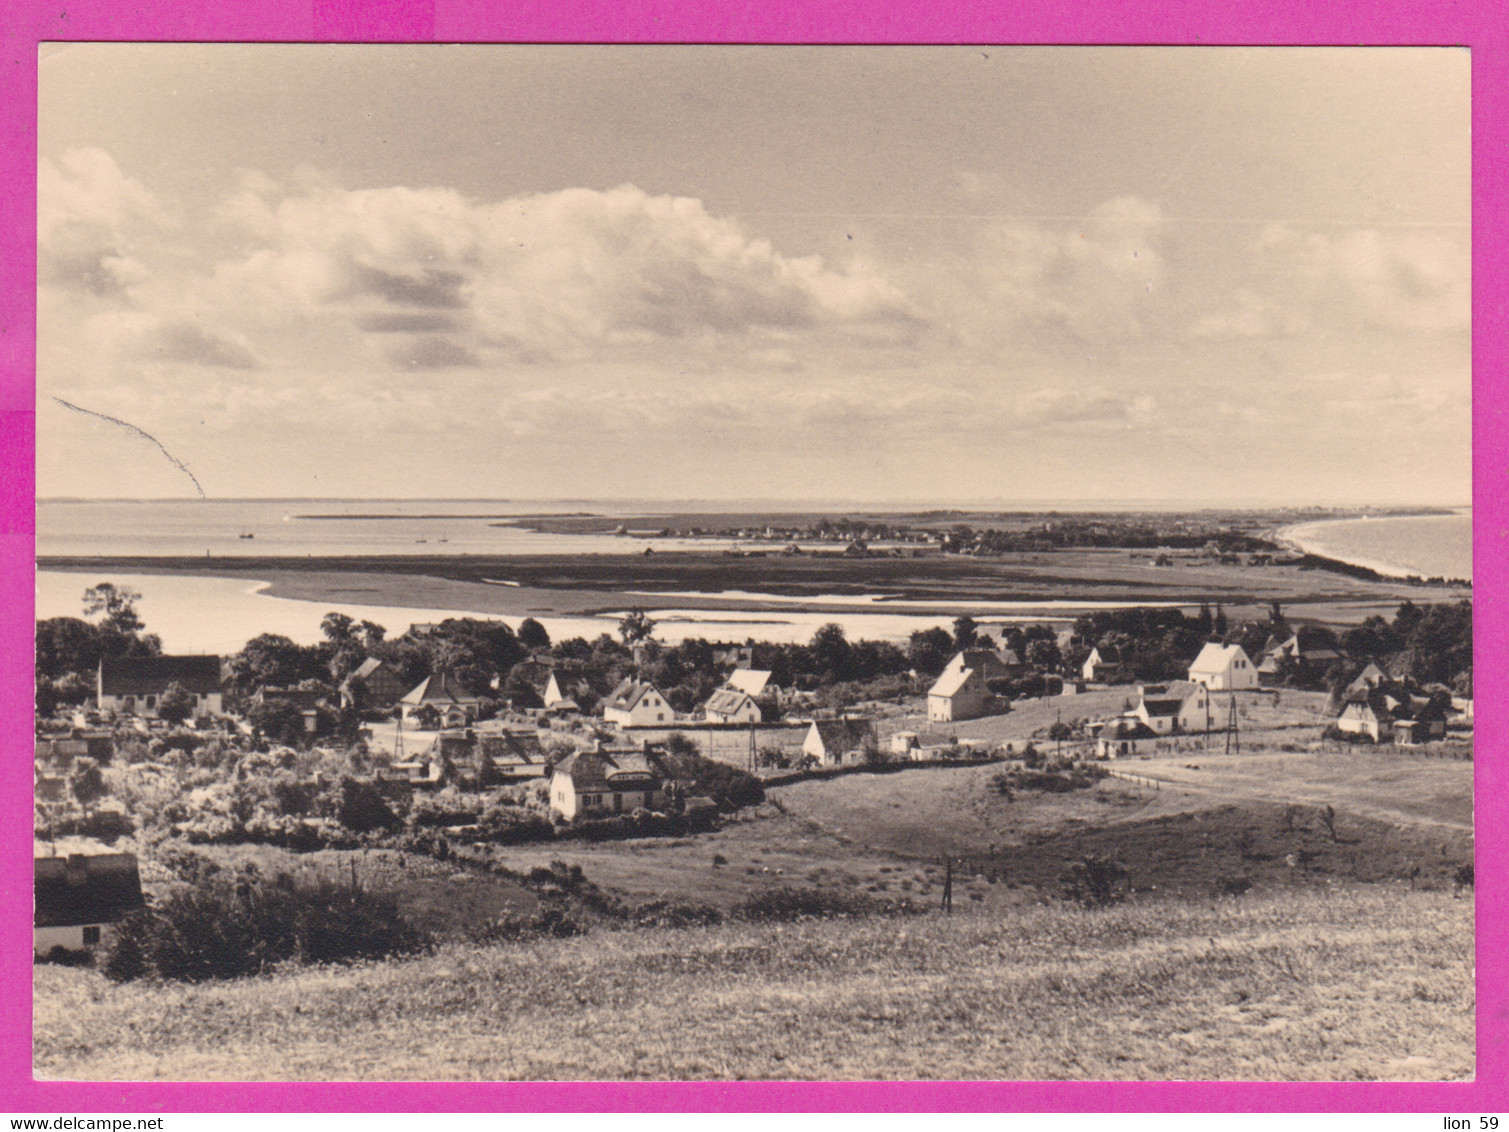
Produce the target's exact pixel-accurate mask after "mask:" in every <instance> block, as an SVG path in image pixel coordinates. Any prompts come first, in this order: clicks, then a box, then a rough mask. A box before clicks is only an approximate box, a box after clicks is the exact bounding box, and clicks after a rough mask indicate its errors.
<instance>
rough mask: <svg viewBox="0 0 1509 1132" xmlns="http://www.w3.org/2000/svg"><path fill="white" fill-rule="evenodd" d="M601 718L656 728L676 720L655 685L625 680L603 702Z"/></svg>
mask: <svg viewBox="0 0 1509 1132" xmlns="http://www.w3.org/2000/svg"><path fill="white" fill-rule="evenodd" d="M603 719H604V721H606V722H608V723H612V724H616V725H617V726H619V727H655V726H657V725H660V726H663V725H665V724H667V723H674V722H676V712H675V710H674V709H672V707H671V705H670V704H669V703H668V702H667V701H666V698H665V696H663V695H662V694H661V693H660V690H659V689H657V688H656V687H655V685H653V684H647V683H644V682H643V681H640V680H625V681H623V682H622V683H620V684H619V685H618V687H616V688H614V689H613V691H612V693H611V694H609V696H608V698H607V699H605V700H604V701H603Z"/></svg>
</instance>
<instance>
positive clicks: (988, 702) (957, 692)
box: [927, 668, 995, 723]
mask: <svg viewBox="0 0 1509 1132" xmlns="http://www.w3.org/2000/svg"><path fill="white" fill-rule="evenodd" d="M994 701H995V697H994V696H992V695H991V694H990V689H989V688H987V687H986V686H985V678H984V677H983V676H981V675H980V673H979V670H978V669H974V668H954V669H948V668H945V669H944V670H943V675H942V676H939V677H938V681H937V683H935V684H934V685H933V686H932V687H931V688H929V689H928V690H927V721H928V722H929V723H950V722H952V721H953V720H956V719H978V718H979V717H980V716H982V715H988V714H989V713H990V709H991V707H992V705H993V703H994Z"/></svg>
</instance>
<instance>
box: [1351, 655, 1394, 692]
mask: <svg viewBox="0 0 1509 1132" xmlns="http://www.w3.org/2000/svg"><path fill="white" fill-rule="evenodd" d="M1387 682H1388V673H1386V672H1384V671H1383V669H1381V668H1379V667H1378V665H1377V664H1376V663H1374V662H1373V661H1371V660H1370V661H1368V666H1367V667H1366V668H1364V669H1363V670H1362V671H1361V672H1359V673H1358V674H1357V679H1355V680H1353V681H1352V682H1351V683H1350V684H1348V685H1347V692H1365V691H1367V689H1369V688H1376V687H1378V686H1379V685H1380V684H1385V683H1387Z"/></svg>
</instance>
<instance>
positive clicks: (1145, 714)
mask: <svg viewBox="0 0 1509 1132" xmlns="http://www.w3.org/2000/svg"><path fill="white" fill-rule="evenodd" d="M1154 688H1156V690H1154ZM1132 714H1133V715H1134V716H1136V717H1137V719H1139V720H1140V721H1141V722H1143V723H1145V724H1147V726H1148V727H1149V728H1150V729H1151V730H1153V731H1155V732H1157V733H1158V734H1159V735H1172V734H1174V733H1175V732H1183V733H1185V734H1191V733H1194V732H1200V731H1208V730H1210V728H1211V727H1212V726H1213V725H1214V724H1215V722H1216V720H1215V716H1216V711H1215V708H1214V707H1213V706H1212V704H1211V702H1210V690H1209V689H1208V688H1206V687H1205V685H1203V684H1196V683H1195V682H1194V681H1192V680H1176V681H1175V682H1174V683H1172V684H1169V685H1168V686H1166V687H1157V686H1149V688H1148V689H1147V690H1145V691H1144V692H1143V693H1142V696H1141V698H1140V699H1139V700H1138V703H1137V706H1136V707H1135V708H1134V709H1133V710H1132ZM1223 718H1224V717H1223Z"/></svg>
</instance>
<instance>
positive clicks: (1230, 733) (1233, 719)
mask: <svg viewBox="0 0 1509 1132" xmlns="http://www.w3.org/2000/svg"><path fill="white" fill-rule="evenodd" d="M1233 749H1235V751H1236V753H1237V754H1241V753H1242V739H1241V736H1239V735H1238V734H1237V694H1236V691H1235V690H1233V691H1232V692H1231V708H1230V710H1229V711H1228V712H1227V715H1226V753H1227V754H1228V755H1229V754H1231V753H1232V750H1233Z"/></svg>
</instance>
